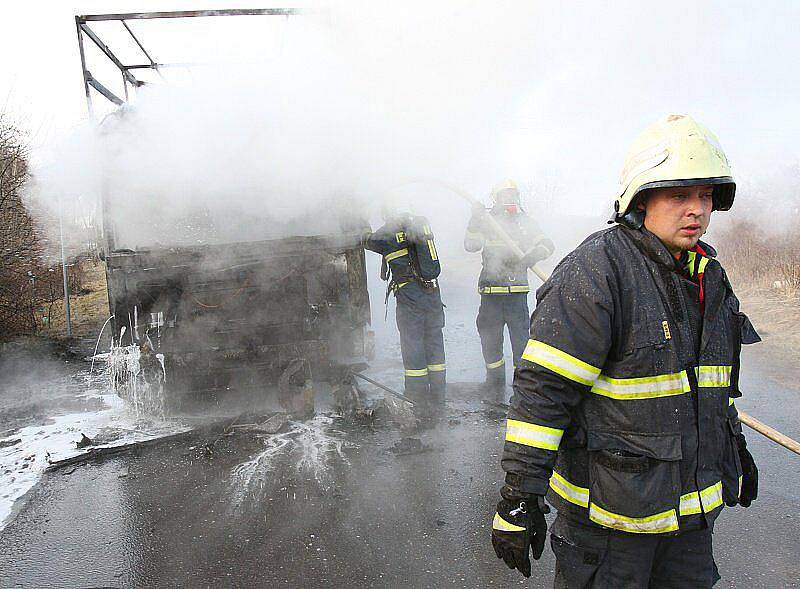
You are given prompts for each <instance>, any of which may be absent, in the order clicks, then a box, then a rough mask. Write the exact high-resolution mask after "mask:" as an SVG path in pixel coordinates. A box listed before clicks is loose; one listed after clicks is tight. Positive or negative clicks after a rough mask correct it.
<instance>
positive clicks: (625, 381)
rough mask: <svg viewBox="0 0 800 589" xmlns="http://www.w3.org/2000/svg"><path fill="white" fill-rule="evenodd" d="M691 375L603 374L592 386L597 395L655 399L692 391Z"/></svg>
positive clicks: (625, 399)
mask: <svg viewBox="0 0 800 589" xmlns="http://www.w3.org/2000/svg"><path fill="white" fill-rule="evenodd" d="M523 357H524V356H523ZM691 390H692V388H691V385H690V384H689V377H688V376H687V375H686V371H685V370H681V371H680V372H676V373H674V374H659V375H657V376H642V377H638V378H611V377H610V376H606V375H604V374H601V375H600V376H599V377H598V378H597V381H596V382H595V383H594V386H593V387H592V392H593V393H594V394H595V395H601V396H603V397H608V398H610V399H618V400H623V401H627V400H631V399H653V398H656V397H670V396H673V395H682V394H684V393H688V392H689V391H691Z"/></svg>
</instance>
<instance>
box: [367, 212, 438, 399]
mask: <svg viewBox="0 0 800 589" xmlns="http://www.w3.org/2000/svg"><path fill="white" fill-rule="evenodd" d="M383 215H384V222H385V224H384V225H383V226H382V227H381V228H380V229H378V230H377V231H375V232H374V233H369V234H367V235H366V236H365V239H364V247H365V248H366V249H368V250H370V251H373V252H376V253H378V254H380V255H381V256H382V258H383V259H382V263H381V278H382V279H383V280H386V281H388V285H387V290H386V299H387V302H388V298H389V293H390V292H391V293H394V296H395V299H396V301H397V311H396V320H397V330H398V331H399V332H400V352H401V354H402V356H403V367H404V369H405V392H406V395H407V396H408V397H409V398H411V399H412V400H413V401H416V402H417V403H418V404H419V405H420V407H422V408H423V411H424V410H425V409H433V408H435V407H437V406H441V405H442V404H443V403H444V399H445V372H446V370H445V368H446V367H445V357H444V338H443V336H442V328H443V327H444V306H443V305H442V298H441V295H440V293H439V282H438V276H439V273H440V271H441V266H440V263H439V255H438V252H437V251H436V243H435V241H434V236H433V233H432V232H431V228H430V225H429V224H428V221H427V220H426V219H425V218H424V217H419V216H413V215H410V214H408V213H401V212H398V211H396V210H394V209H392V208H390V207H384V211H383Z"/></svg>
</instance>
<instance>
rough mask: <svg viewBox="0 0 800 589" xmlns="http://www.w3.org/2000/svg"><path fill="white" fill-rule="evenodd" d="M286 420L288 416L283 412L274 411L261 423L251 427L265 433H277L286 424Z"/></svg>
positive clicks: (287, 420)
mask: <svg viewBox="0 0 800 589" xmlns="http://www.w3.org/2000/svg"><path fill="white" fill-rule="evenodd" d="M288 422H289V418H288V417H287V415H286V414H285V413H276V414H275V415H273V416H272V417H270V418H269V419H267V420H266V421H264V422H263V423H260V424H258V425H257V426H255V427H254V428H253V429H254V430H255V431H257V432H263V433H265V434H277V433H278V432H280V431H281V430H282V429H283V428H284V427H285V426H286V424H287V423H288Z"/></svg>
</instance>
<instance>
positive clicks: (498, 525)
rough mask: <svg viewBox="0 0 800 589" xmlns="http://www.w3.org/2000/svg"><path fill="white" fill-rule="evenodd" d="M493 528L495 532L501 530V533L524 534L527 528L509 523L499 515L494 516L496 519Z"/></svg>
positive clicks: (493, 521)
mask: <svg viewBox="0 0 800 589" xmlns="http://www.w3.org/2000/svg"><path fill="white" fill-rule="evenodd" d="M492 528H493V529H495V530H500V531H501V532H524V531H525V528H523V527H522V526H515V525H514V524H512V523H511V522H507V521H506V520H504V519H503V518H502V517H500V514H499V513H495V514H494V519H493V520H492Z"/></svg>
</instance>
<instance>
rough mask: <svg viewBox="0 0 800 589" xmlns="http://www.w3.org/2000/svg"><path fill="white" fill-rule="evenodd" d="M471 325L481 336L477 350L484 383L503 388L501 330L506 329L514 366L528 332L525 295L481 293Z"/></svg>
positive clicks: (526, 298) (522, 349) (503, 369)
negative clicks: (482, 366)
mask: <svg viewBox="0 0 800 589" xmlns="http://www.w3.org/2000/svg"><path fill="white" fill-rule="evenodd" d="M475 323H476V325H477V326H478V334H479V335H480V336H481V349H482V350H483V359H484V361H485V362H486V381H487V382H489V383H491V384H496V385H504V384H505V382H506V367H505V358H504V357H503V329H504V328H505V327H506V326H508V334H509V336H510V337H511V350H512V352H513V354H514V365H515V366H516V365H517V364H518V363H519V360H520V358H522V352H523V351H524V350H525V345H526V344H527V342H528V337H529V335H530V329H531V328H530V323H531V317H530V313H529V312H528V293H525V292H515V293H510V294H482V295H481V306H480V308H479V309H478V319H477V321H476V322H475Z"/></svg>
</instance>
